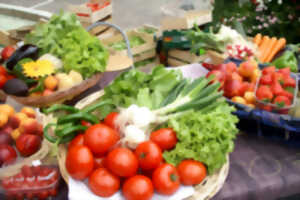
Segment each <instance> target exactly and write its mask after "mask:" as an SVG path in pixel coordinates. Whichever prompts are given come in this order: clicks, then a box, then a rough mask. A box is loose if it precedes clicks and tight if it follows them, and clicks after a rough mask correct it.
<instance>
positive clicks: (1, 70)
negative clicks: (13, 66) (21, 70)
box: [0, 65, 7, 76]
mask: <svg viewBox="0 0 300 200" xmlns="http://www.w3.org/2000/svg"><path fill="white" fill-rule="evenodd" d="M0 74H2V75H4V76H7V72H6V69H5V67H3V66H1V65H0Z"/></svg>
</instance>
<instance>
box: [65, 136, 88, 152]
mask: <svg viewBox="0 0 300 200" xmlns="http://www.w3.org/2000/svg"><path fill="white" fill-rule="evenodd" d="M83 144H84V134H78V135H77V136H76V137H75V138H73V139H72V141H71V142H70V144H69V146H68V148H69V149H70V148H72V147H74V146H79V145H83Z"/></svg>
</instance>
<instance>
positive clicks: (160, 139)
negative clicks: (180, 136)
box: [150, 128, 177, 150]
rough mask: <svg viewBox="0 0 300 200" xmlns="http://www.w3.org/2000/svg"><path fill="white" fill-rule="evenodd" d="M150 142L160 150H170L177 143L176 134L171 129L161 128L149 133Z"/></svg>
mask: <svg viewBox="0 0 300 200" xmlns="http://www.w3.org/2000/svg"><path fill="white" fill-rule="evenodd" d="M150 140H152V141H153V142H155V143H156V144H157V145H158V146H159V147H160V148H161V149H162V150H168V149H172V148H174V147H175V146H176V143H177V137H176V132H175V131H174V130H173V129H172V128H161V129H159V130H157V131H154V132H152V133H151V136H150Z"/></svg>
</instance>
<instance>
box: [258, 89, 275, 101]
mask: <svg viewBox="0 0 300 200" xmlns="http://www.w3.org/2000/svg"><path fill="white" fill-rule="evenodd" d="M256 97H257V98H258V99H259V100H267V101H271V100H272V99H273V93H272V91H271V89H270V88H269V87H268V86H266V85H261V86H259V87H258V89H257V91H256Z"/></svg>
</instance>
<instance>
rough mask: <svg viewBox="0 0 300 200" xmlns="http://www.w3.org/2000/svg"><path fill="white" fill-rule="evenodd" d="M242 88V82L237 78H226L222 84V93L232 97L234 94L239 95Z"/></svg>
mask: <svg viewBox="0 0 300 200" xmlns="http://www.w3.org/2000/svg"><path fill="white" fill-rule="evenodd" d="M242 89H243V83H242V82H241V81H238V80H228V81H226V82H225V85H224V95H225V96H226V97H228V98H232V97H234V96H241V92H242Z"/></svg>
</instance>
